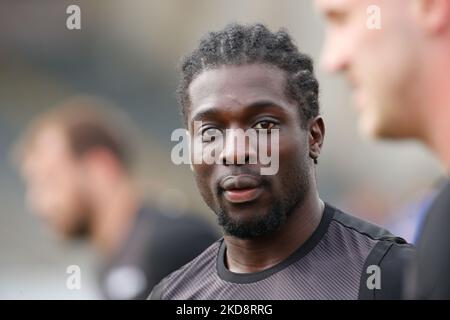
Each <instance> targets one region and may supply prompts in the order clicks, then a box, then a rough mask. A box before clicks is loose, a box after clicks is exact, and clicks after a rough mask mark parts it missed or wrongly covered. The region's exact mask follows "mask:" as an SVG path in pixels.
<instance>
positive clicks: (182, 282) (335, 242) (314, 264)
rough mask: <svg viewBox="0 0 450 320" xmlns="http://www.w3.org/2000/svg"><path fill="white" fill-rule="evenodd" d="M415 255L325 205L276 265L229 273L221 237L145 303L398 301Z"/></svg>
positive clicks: (383, 233) (372, 227)
mask: <svg viewBox="0 0 450 320" xmlns="http://www.w3.org/2000/svg"><path fill="white" fill-rule="evenodd" d="M413 252H414V250H413V248H412V247H411V246H410V245H408V244H406V242H405V241H404V240H403V239H401V238H397V237H394V236H393V235H391V234H390V233H389V232H388V231H386V230H384V229H382V228H380V227H378V226H375V225H372V224H370V223H368V222H365V221H363V220H360V219H358V218H355V217H352V216H350V215H348V214H345V213H343V212H341V211H339V210H337V209H335V208H333V207H331V206H329V205H326V206H325V210H324V214H323V217H322V220H321V222H320V224H319V226H318V227H317V229H316V230H315V231H314V233H313V234H312V236H311V237H310V238H309V239H308V240H307V241H306V242H305V243H304V244H303V245H302V246H300V247H299V248H298V249H297V250H296V251H295V252H294V253H293V254H292V255H291V256H290V257H288V258H287V259H286V260H285V261H283V262H281V263H280V264H278V265H276V266H274V267H271V268H269V269H266V270H264V271H261V272H257V273H240V274H238V273H233V272H231V271H229V270H228V269H227V267H226V266H225V254H226V243H225V242H224V240H223V239H220V240H218V241H217V242H215V243H214V244H213V245H211V246H210V247H209V248H208V249H207V250H206V251H204V252H203V253H202V254H201V255H200V256H198V257H197V258H196V259H194V260H193V261H192V262H190V263H188V264H187V265H185V266H184V267H183V268H181V269H179V270H177V271H175V272H174V273H172V274H171V275H169V276H168V277H166V278H165V279H164V280H163V281H161V282H160V283H159V284H158V285H157V286H156V287H155V288H154V289H153V291H152V293H151V295H150V296H149V299H169V300H174V299H175V300H177V299H224V300H228V299H229V300H232V299H274V300H279V299H400V298H402V285H403V283H402V282H403V271H404V269H405V266H406V264H408V263H409V261H410V259H411V257H412V254H413ZM368 283H369V284H368Z"/></svg>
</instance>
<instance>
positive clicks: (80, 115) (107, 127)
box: [13, 96, 137, 173]
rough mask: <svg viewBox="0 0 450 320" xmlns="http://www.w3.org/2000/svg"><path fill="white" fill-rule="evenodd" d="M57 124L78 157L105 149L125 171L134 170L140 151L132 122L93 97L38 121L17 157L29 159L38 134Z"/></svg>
mask: <svg viewBox="0 0 450 320" xmlns="http://www.w3.org/2000/svg"><path fill="white" fill-rule="evenodd" d="M53 125H56V126H57V127H58V128H60V129H61V130H62V132H63V134H64V135H65V136H66V138H67V142H68V144H69V147H70V150H71V152H72V154H73V155H74V156H75V157H82V156H83V155H85V154H86V153H88V152H89V151H91V150H93V149H95V148H103V149H105V150H107V151H108V152H110V153H111V154H112V155H113V156H114V157H115V158H116V159H117V161H118V162H119V163H120V164H121V166H122V167H123V168H124V169H125V170H127V171H130V173H131V171H132V170H133V167H134V162H135V160H136V159H135V157H136V154H135V153H136V151H137V150H136V146H135V143H134V141H133V140H134V132H132V126H133V124H132V123H131V120H130V119H129V118H128V117H127V116H126V115H125V114H123V113H122V112H120V111H119V109H118V108H116V107H115V106H114V105H113V104H112V103H111V102H109V101H106V100H104V99H101V98H98V97H91V96H75V97H72V98H69V99H67V100H65V101H64V102H62V103H60V104H59V105H58V106H57V107H55V108H52V109H51V110H49V111H47V112H45V113H43V114H41V115H40V116H38V117H37V118H36V119H34V121H32V123H31V125H30V126H29V127H28V129H27V130H26V132H25V134H24V135H23V136H22V137H21V139H20V140H19V143H18V144H17V145H16V148H15V150H13V151H14V153H15V154H14V156H16V158H18V160H19V161H20V160H23V159H24V158H26V156H27V153H28V152H29V150H30V148H31V147H32V146H33V144H34V139H35V137H36V135H37V134H39V132H40V131H41V130H43V129H45V128H46V127H48V126H53Z"/></svg>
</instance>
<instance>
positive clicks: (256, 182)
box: [220, 174, 263, 203]
mask: <svg viewBox="0 0 450 320" xmlns="http://www.w3.org/2000/svg"><path fill="white" fill-rule="evenodd" d="M220 187H221V188H222V189H223V190H224V197H225V199H226V200H228V201H229V202H231V203H244V202H250V201H253V200H255V199H256V198H258V197H259V196H260V195H261V193H262V192H263V188H262V180H261V178H260V177H259V176H253V175H248V174H241V175H237V176H234V175H232V176H227V177H225V178H224V179H222V180H221V181H220Z"/></svg>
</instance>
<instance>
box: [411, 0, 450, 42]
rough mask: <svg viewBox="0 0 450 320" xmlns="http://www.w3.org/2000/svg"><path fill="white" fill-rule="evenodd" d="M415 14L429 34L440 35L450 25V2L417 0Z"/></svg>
mask: <svg viewBox="0 0 450 320" xmlns="http://www.w3.org/2000/svg"><path fill="white" fill-rule="evenodd" d="M414 5H415V7H414V9H415V13H416V16H417V19H418V21H419V23H420V25H421V26H422V27H423V28H424V30H425V32H426V33H428V34H436V33H440V32H442V31H443V30H445V29H448V27H449V25H450V0H416V1H415V3H414Z"/></svg>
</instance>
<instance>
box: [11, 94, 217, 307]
mask: <svg viewBox="0 0 450 320" xmlns="http://www.w3.org/2000/svg"><path fill="white" fill-rule="evenodd" d="M132 126H133V124H132V123H131V122H130V121H129V119H127V118H126V117H125V116H124V115H122V114H120V113H119V112H118V110H116V109H113V108H112V106H111V105H109V104H108V103H107V102H105V101H103V100H100V99H98V98H93V97H87V96H84V97H81V96H80V97H74V98H72V99H69V100H67V101H65V102H64V103H62V104H61V105H60V106H58V107H57V108H55V109H52V110H51V111H48V112H47V113H45V114H43V115H41V116H39V117H38V118H37V119H36V120H34V121H33V123H32V124H31V125H30V127H29V129H28V131H27V132H26V134H25V135H24V136H23V137H22V139H21V140H20V142H19V144H18V146H17V149H16V155H17V156H18V159H19V167H20V171H21V173H22V175H23V178H24V180H25V183H26V188H27V199H28V203H29V205H30V207H31V208H32V210H33V212H35V213H37V214H39V216H40V217H42V218H43V219H44V220H45V221H46V222H47V223H48V225H49V226H50V227H51V228H52V229H53V231H55V232H56V233H57V234H59V235H60V236H62V237H63V238H65V239H75V238H81V237H83V238H88V240H89V242H90V243H92V245H93V246H94V247H95V249H96V250H97V251H98V252H99V253H100V254H101V256H102V257H103V258H104V261H105V264H104V267H103V268H102V270H101V272H100V274H99V280H100V281H99V282H100V288H101V291H102V293H103V295H104V297H105V298H108V299H142V298H145V297H147V296H148V293H149V292H150V291H151V288H152V287H153V286H154V285H155V284H156V283H157V282H158V281H159V280H161V279H162V278H163V277H164V276H166V275H167V274H169V273H170V272H172V271H174V270H176V269H178V268H179V267H181V266H182V265H184V264H185V263H187V262H189V261H190V260H191V259H193V258H194V257H195V256H197V255H198V254H199V253H200V252H201V251H202V250H203V249H205V248H206V247H208V246H209V245H210V244H211V243H212V242H213V241H214V240H216V239H217V236H216V234H215V232H213V231H212V229H211V228H210V227H209V225H208V224H207V223H206V222H204V221H202V220H201V219H198V218H194V217H187V216H184V217H174V216H173V215H170V214H166V212H162V211H161V210H159V209H156V208H154V207H152V206H150V205H149V204H148V203H146V202H145V200H144V199H143V197H142V195H141V194H140V191H139V188H138V187H137V184H136V182H135V179H134V176H133V175H134V172H133V171H134V170H133V169H134V164H135V161H136V153H137V149H136V145H135V143H134V142H135V139H134V137H133V135H132V134H131V129H132ZM153 165H157V164H153Z"/></svg>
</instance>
